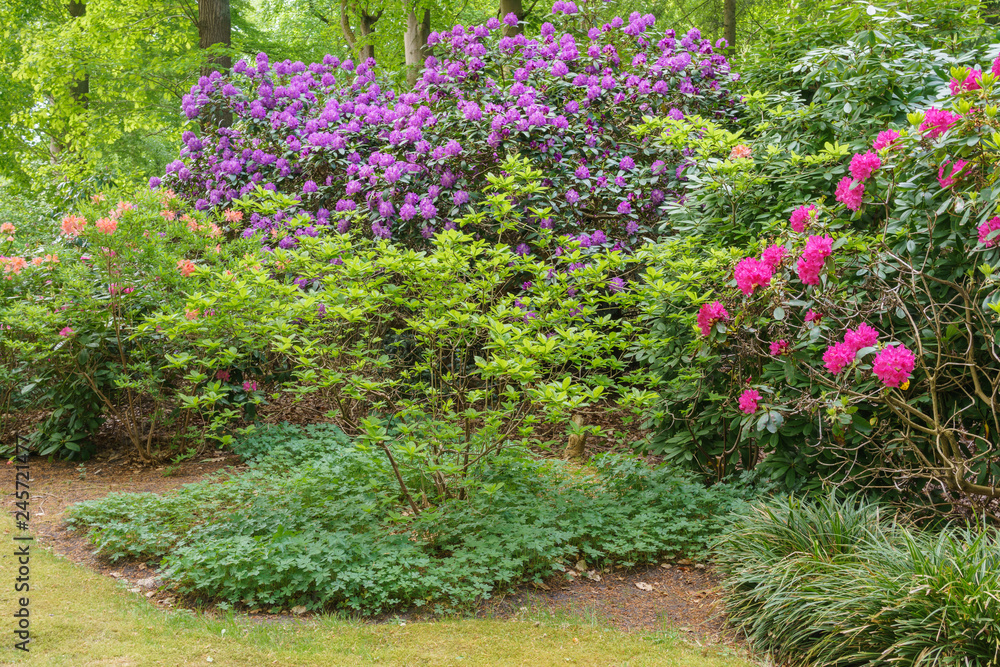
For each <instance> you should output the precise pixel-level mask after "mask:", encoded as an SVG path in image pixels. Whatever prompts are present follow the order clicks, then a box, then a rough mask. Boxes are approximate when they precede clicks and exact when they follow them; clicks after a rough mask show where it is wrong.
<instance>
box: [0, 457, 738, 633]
mask: <svg viewBox="0 0 1000 667" xmlns="http://www.w3.org/2000/svg"><path fill="white" fill-rule="evenodd" d="M105 444H108V445H110V444H111V443H105ZM28 464H29V466H30V471H31V482H30V484H31V522H30V523H31V529H32V531H33V532H34V533H35V535H36V537H37V538H38V539H39V541H40V542H41V543H42V544H44V545H47V546H49V547H51V548H52V549H53V550H54V551H55V552H56V553H58V554H61V555H63V556H65V557H66V558H68V559H69V560H71V561H73V562H75V563H78V564H81V565H84V566H86V567H89V568H91V569H92V570H95V571H97V572H99V573H101V574H104V575H106V576H110V577H114V578H116V579H118V580H120V581H123V582H124V583H125V584H126V585H127V586H128V588H129V590H130V591H132V592H135V593H139V594H142V595H145V596H146V597H147V598H149V599H150V601H151V602H153V603H155V604H159V605H161V606H164V607H168V608H169V607H175V606H182V605H183V601H181V602H178V601H177V600H176V598H175V597H174V595H173V594H172V593H171V592H170V591H169V590H160V586H159V585H158V583H157V582H156V581H155V580H153V578H155V577H156V574H157V573H156V570H155V564H147V563H141V562H135V561H129V562H124V561H120V562H117V563H115V562H111V561H110V560H108V559H106V558H103V557H100V556H96V555H95V554H94V553H93V547H92V545H91V544H90V542H88V541H87V539H86V538H85V537H84V536H83V535H82V534H80V533H74V532H71V531H69V530H67V529H66V527H65V524H64V523H63V518H64V513H65V510H66V508H67V507H68V506H69V505H71V504H73V503H77V502H80V501H84V500H92V499H96V498H102V497H104V496H106V495H108V494H109V493H115V492H151V493H164V492H166V491H170V490H173V489H177V488H179V487H181V486H183V485H185V484H189V483H192V482H196V481H200V480H202V479H204V478H205V477H206V476H207V475H210V474H212V473H215V472H219V471H230V472H232V471H238V470H240V469H244V468H245V466H243V464H242V462H241V460H240V458H239V457H238V456H237V455H235V454H232V453H230V452H221V451H215V452H211V451H210V452H209V453H207V454H205V455H203V456H202V457H199V458H197V459H194V460H190V461H185V462H182V463H180V464H179V465H178V466H176V467H174V468H175V469H173V470H171V469H170V466H168V465H158V466H150V465H144V464H142V463H141V462H140V461H138V460H137V459H136V458H134V457H133V456H132V455H131V453H130V452H129V451H128V449H127V447H125V446H121V445H118V446H116V447H111V446H109V447H106V448H103V449H101V450H100V451H99V453H98V455H97V456H96V457H95V458H93V459H91V460H90V461H86V462H84V463H79V462H66V461H49V460H47V459H44V458H40V457H36V456H32V457H31V458H30V459H29V462H28ZM167 472H169V473H170V475H169V476H166V475H165V473H167ZM13 477H14V471H13V470H12V469H11V470H10V471H9V473H8V478H9V483H8V485H7V488H8V489H13V487H14V484H13ZM6 500H7V506H8V509H9V510H10V511H13V504H14V502H15V501H14V498H13V496H12V494H10V493H8V494H7V496H6ZM637 584H641V586H637ZM275 611H276V610H275ZM539 612H541V613H543V614H544V613H549V614H552V615H557V614H566V615H570V616H573V617H579V616H584V617H589V618H593V619H595V620H597V621H599V622H603V623H608V624H610V625H612V626H614V627H616V628H619V629H621V630H625V631H662V630H665V629H668V628H673V629H675V630H678V631H680V632H681V633H684V635H685V636H686V637H688V638H690V639H693V640H697V641H699V642H702V643H719V642H732V641H733V637H732V635H731V634H730V633H728V632H726V631H725V630H724V624H723V622H724V617H723V615H722V613H721V605H720V602H719V595H718V592H717V589H716V580H715V578H714V576H713V574H712V571H711V569H705V568H704V566H703V565H701V564H695V563H691V562H690V561H685V560H681V561H677V562H676V563H662V564H660V565H654V566H651V567H650V566H646V567H640V568H634V569H631V570H623V569H617V568H616V569H611V570H602V571H597V570H593V569H588V567H587V565H586V564H585V563H579V564H577V568H576V569H573V570H572V571H571V572H570V573H569V575H562V574H560V575H558V576H556V577H553V578H551V579H549V580H548V581H546V582H545V583H544V584H541V585H536V586H524V587H521V588H518V589H515V590H513V591H510V592H507V593H505V594H501V595H498V596H497V597H495V598H494V599H491V600H487V601H485V602H483V603H482V604H481V605H480V607H479V608H478V609H477V610H476V615H477V616H479V617H494V618H517V617H521V616H523V615H525V614H528V613H532V614H535V615H537V614H538V613H539ZM251 616H252V618H256V619H260V620H264V621H270V622H282V621H287V620H290V619H293V618H301V617H300V616H293V615H291V614H282V613H267V610H252V612H251ZM406 617H407V616H403V618H406ZM410 617H411V618H418V617H417V616H410ZM394 618H400V617H398V616H397V617H394Z"/></svg>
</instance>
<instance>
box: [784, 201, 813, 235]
mask: <svg viewBox="0 0 1000 667" xmlns="http://www.w3.org/2000/svg"><path fill="white" fill-rule="evenodd" d="M815 219H816V205H815V204H812V205H810V206H806V205H805V204H803V205H802V206H799V207H798V208H797V209H795V211H793V212H792V217H790V218H789V219H788V222H790V223H792V229H794V230H795V231H797V232H799V233H802V232H804V231H805V230H806V226H807V225H808V224H809V223H810V222H811V221H813V220H815Z"/></svg>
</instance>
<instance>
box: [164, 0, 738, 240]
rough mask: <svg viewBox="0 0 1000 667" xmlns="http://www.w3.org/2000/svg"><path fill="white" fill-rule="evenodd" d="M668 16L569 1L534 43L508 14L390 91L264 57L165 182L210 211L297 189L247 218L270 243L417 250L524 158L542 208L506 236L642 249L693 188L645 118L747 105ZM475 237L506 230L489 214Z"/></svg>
mask: <svg viewBox="0 0 1000 667" xmlns="http://www.w3.org/2000/svg"><path fill="white" fill-rule="evenodd" d="M654 21H655V19H654V17H653V16H652V15H645V16H643V15H640V14H638V13H635V14H633V15H632V16H630V17H629V19H628V20H623V19H620V18H615V19H614V20H613V21H611V22H610V23H608V24H604V25H600V24H594V23H593V17H590V16H586V15H583V14H578V13H576V7H575V6H573V5H572V4H570V6H569V7H563V6H562V5H561V3H557V8H556V13H555V15H554V16H553V17H552V22H546V23H544V24H543V25H542V26H541V28H540V34H538V35H537V36H535V37H531V38H529V37H526V36H525V35H523V34H522V35H517V36H515V37H503V36H502V33H503V30H502V25H501V23H500V22H499V21H498V20H496V19H491V20H490V22H489V23H487V24H486V25H479V26H471V27H463V26H461V25H458V26H455V27H454V28H453V29H452V30H450V31H446V32H443V33H433V34H432V35H431V36H430V39H429V44H430V45H431V50H432V51H433V55H432V56H431V57H429V58H428V59H427V67H426V68H425V70H424V72H423V76H422V78H421V79H420V80H419V81H418V82H417V84H416V86H415V88H413V90H410V91H405V92H398V91H394V90H391V89H388V88H387V87H386V84H385V83H384V82H383V81H382V79H380V77H379V75H378V72H377V69H376V67H375V64H374V62H373V61H369V62H362V63H354V62H352V61H350V60H346V61H343V62H341V61H340V60H338V59H337V58H334V57H330V56H328V57H327V58H325V59H324V61H323V62H322V63H314V64H312V65H308V66H307V65H304V64H303V63H299V62H296V63H290V62H277V63H271V62H269V60H268V58H267V56H266V55H265V54H263V53H262V54H259V55H258V56H257V58H256V60H255V61H252V62H249V63H248V62H244V61H240V62H239V63H237V64H236V65H235V66H234V68H233V70H232V73H231V74H230V75H228V76H221V75H218V74H217V73H216V74H213V75H212V76H211V77H205V78H202V79H201V80H200V82H199V84H198V85H196V86H195V87H194V88H192V90H191V93H190V94H189V95H187V96H186V97H185V101H184V108H185V111H186V113H187V115H188V117H189V118H192V119H205V118H217V117H220V114H224V113H229V114H231V115H232V117H233V119H234V120H233V123H232V126H231V127H229V128H221V129H217V130H214V131H212V132H210V133H208V134H203V135H202V136H198V135H197V134H195V133H194V132H188V133H187V134H185V137H184V140H185V146H184V148H183V150H182V151H181V155H180V159H178V160H176V161H174V162H172V163H171V164H170V165H168V167H167V173H166V175H165V176H164V177H163V179H162V183H163V184H164V185H165V186H169V187H171V188H173V189H174V190H176V191H177V192H178V193H180V194H182V195H183V196H184V197H186V198H188V200H189V201H190V202H192V203H193V204H194V205H195V207H196V208H197V209H199V210H209V209H211V210H216V211H221V210H223V209H226V208H230V207H232V206H233V202H234V201H236V200H239V199H241V198H242V197H245V196H247V195H248V194H250V193H252V192H253V191H254V189H255V187H263V188H267V189H270V190H273V191H276V192H280V193H282V194H285V195H287V196H291V197H293V198H294V199H295V201H294V202H293V203H292V204H291V205H290V206H288V207H287V208H283V209H280V210H276V211H274V212H273V213H270V214H261V213H257V212H254V213H252V214H251V215H248V216H247V217H246V218H244V219H243V220H242V222H241V223H239V224H234V225H232V231H233V233H234V234H235V233H241V234H243V235H244V236H247V237H249V236H253V237H255V238H259V239H260V240H261V242H262V243H264V244H265V245H266V246H267V247H269V248H274V247H281V248H283V249H289V248H294V247H295V246H296V245H297V244H298V242H299V239H300V238H301V237H303V236H309V237H313V236H316V235H317V234H319V233H324V234H326V233H344V232H346V231H347V230H349V229H351V228H352V227H353V228H355V230H356V231H360V232H361V233H363V234H365V235H367V236H375V237H381V238H386V239H389V238H391V239H395V240H402V241H404V242H407V243H420V242H422V240H423V239H429V238H430V237H431V236H432V235H433V234H434V233H436V232H438V231H441V230H444V229H453V228H454V227H455V224H456V220H457V219H458V218H460V217H463V216H464V215H465V214H466V213H467V212H468V211H469V210H470V209H469V206H470V205H472V204H475V203H476V202H478V201H480V200H482V198H483V194H482V184H483V178H484V176H485V174H486V173H488V172H490V171H495V170H496V169H498V167H499V165H500V164H501V163H502V162H503V160H504V159H505V158H506V156H507V155H508V154H512V153H517V154H519V155H521V156H523V157H525V158H527V159H529V160H530V161H531V163H532V165H533V167H534V168H536V169H540V170H541V171H543V172H544V179H543V180H542V185H544V186H545V187H544V189H537V190H534V191H525V192H524V193H523V194H522V195H521V197H520V199H519V200H518V202H517V204H518V205H519V206H521V207H523V208H524V209H525V210H530V211H531V215H530V216H526V217H525V219H524V220H523V221H522V222H521V223H520V225H519V226H518V227H517V228H515V229H510V230H507V231H505V232H504V234H503V238H502V240H503V241H505V242H507V243H509V244H510V245H511V246H512V247H514V248H516V249H518V252H519V254H525V253H529V252H532V251H533V249H534V246H535V244H536V243H537V242H538V240H539V238H540V237H541V236H542V235H544V233H545V232H547V231H548V230H554V231H556V232H558V233H569V234H574V235H579V234H581V233H586V234H588V236H591V235H594V234H595V233H596V234H598V237H599V241H598V242H597V243H598V244H600V245H607V246H608V247H612V246H615V245H616V244H617V245H618V246H619V247H623V246H629V245H634V244H635V243H637V242H638V239H639V237H640V235H641V234H643V233H645V232H648V231H649V230H650V229H651V228H653V227H654V226H655V225H656V223H658V222H659V221H660V220H661V219H662V217H663V206H664V204H665V203H666V202H668V201H672V200H676V199H677V198H678V197H680V196H682V194H683V180H682V179H683V170H684V168H685V165H686V155H685V151H684V150H683V147H680V148H678V149H676V150H671V151H668V152H664V151H658V150H655V149H654V148H653V147H652V146H651V145H650V144H649V142H648V141H647V140H640V139H636V138H635V137H634V136H633V135H632V131H631V127H630V126H633V125H637V124H639V123H640V122H641V121H642V119H643V117H645V116H659V115H662V116H669V117H671V118H677V119H680V118H684V117H685V116H686V115H690V114H694V113H700V114H702V115H704V116H706V117H709V118H716V119H718V118H721V117H724V116H727V115H730V114H732V111H733V108H734V104H735V103H734V100H733V98H732V97H731V96H730V92H729V85H730V83H731V80H732V78H734V75H731V74H730V73H729V64H728V63H727V61H726V59H725V57H724V56H723V55H722V54H721V52H716V51H715V50H714V48H713V46H712V45H711V44H710V43H709V42H708V40H706V39H703V38H702V37H701V34H700V33H699V31H698V30H691V31H690V32H688V33H687V34H686V35H675V33H674V31H673V30H667V31H665V32H663V31H656V30H654V28H653V23H654ZM152 182H153V185H158V184H160V183H161V179H159V178H157V179H153V181H152ZM237 206H238V204H237ZM293 221H294V222H293ZM466 231H467V232H469V233H479V234H481V235H484V237H485V238H489V239H491V240H498V239H499V238H500V237H499V232H498V230H497V229H496V225H495V223H494V222H493V221H491V220H489V219H479V220H476V221H475V223H474V224H473V225H472V226H471V227H470V228H469V229H467V230H466Z"/></svg>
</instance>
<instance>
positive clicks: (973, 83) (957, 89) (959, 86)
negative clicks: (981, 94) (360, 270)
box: [948, 69, 983, 95]
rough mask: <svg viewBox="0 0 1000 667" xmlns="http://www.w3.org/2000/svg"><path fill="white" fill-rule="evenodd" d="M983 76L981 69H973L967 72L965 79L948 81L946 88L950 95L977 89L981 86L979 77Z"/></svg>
mask: <svg viewBox="0 0 1000 667" xmlns="http://www.w3.org/2000/svg"><path fill="white" fill-rule="evenodd" d="M981 78H983V70H981V69H973V70H971V71H970V72H969V75H968V76H967V77H965V79H963V80H961V81H959V80H958V79H952V80H951V81H949V82H948V89H949V90H950V91H951V94H952V95H958V94H959V93H963V92H967V91H970V90H979V89H980V88H982V86H980V85H979V79H981Z"/></svg>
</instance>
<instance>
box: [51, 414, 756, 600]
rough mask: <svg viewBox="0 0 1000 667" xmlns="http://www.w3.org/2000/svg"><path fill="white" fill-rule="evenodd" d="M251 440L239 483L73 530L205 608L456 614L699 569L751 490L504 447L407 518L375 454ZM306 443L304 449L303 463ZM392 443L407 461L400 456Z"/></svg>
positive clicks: (130, 500)
mask: <svg viewBox="0 0 1000 667" xmlns="http://www.w3.org/2000/svg"><path fill="white" fill-rule="evenodd" d="M257 437H260V438H263V439H265V440H267V441H268V443H269V445H268V446H269V450H270V453H269V454H267V455H264V456H262V457H261V458H259V459H258V463H255V464H253V465H252V466H251V469H250V470H249V471H248V472H246V473H242V474H240V475H234V476H230V477H229V478H227V479H219V480H216V481H207V482H201V483H198V484H194V485H188V486H186V487H184V488H183V489H182V490H180V491H179V492H177V493H173V494H168V495H165V496H163V497H159V498H158V497H154V496H150V495H148V494H131V495H130V494H117V495H113V496H109V497H108V498H105V499H102V500H97V501H88V502H86V503H80V504H78V505H76V506H74V508H73V509H72V510H71V518H70V523H71V525H73V526H74V527H76V528H79V529H83V530H87V531H88V534H89V535H90V538H91V540H92V541H93V542H94V543H95V544H97V545H98V547H99V550H100V552H101V553H103V554H105V555H106V556H108V557H110V558H112V559H118V558H143V559H162V561H161V566H162V567H163V572H164V576H165V578H166V579H167V580H168V581H169V582H171V583H172V584H173V585H175V586H176V587H177V589H178V590H179V591H181V592H183V593H185V594H188V595H191V596H192V597H194V598H197V599H200V600H202V601H206V600H215V601H226V602H228V603H230V604H245V605H248V606H259V605H268V606H270V605H276V606H280V607H291V606H293V605H298V604H302V605H305V606H307V607H309V608H310V609H322V608H326V609H331V608H342V609H350V610H354V611H359V612H362V613H365V614H377V613H380V612H382V611H385V610H387V609H392V608H397V607H412V606H422V605H430V604H433V605H435V608H437V609H444V608H450V607H454V606H457V605H462V604H466V603H469V602H472V601H475V600H477V599H480V598H482V597H484V596H489V595H491V594H492V593H494V592H495V591H496V590H498V589H502V588H505V587H507V586H510V585H513V584H516V583H519V582H523V581H532V580H534V581H539V580H541V579H543V578H545V577H547V576H549V575H551V574H553V573H554V572H557V571H560V570H564V569H566V568H567V566H569V565H571V564H575V563H576V562H577V560H579V559H581V558H582V559H584V560H586V562H587V563H588V564H590V566H600V565H607V564H611V563H616V564H624V565H630V564H635V563H639V562H649V561H654V560H656V559H658V558H662V557H673V556H678V555H680V554H685V555H688V556H689V557H693V558H701V557H704V556H705V555H706V545H707V543H708V541H709V540H710V539H712V538H713V537H714V536H715V535H717V534H718V531H719V529H720V528H721V526H722V523H723V521H724V518H723V517H724V516H725V514H726V513H727V512H728V511H729V510H731V509H732V508H734V507H736V506H738V505H739V504H740V503H741V502H742V500H741V499H742V498H743V497H745V496H746V495H747V491H746V490H744V489H741V488H740V487H737V486H729V485H717V486H715V487H712V488H710V489H708V488H705V487H704V486H703V485H701V484H699V483H697V482H695V481H693V480H691V479H690V478H688V477H687V476H685V475H684V474H681V473H678V472H676V471H673V470H671V469H669V468H655V469H654V468H649V467H648V466H646V465H645V464H643V463H642V462H641V461H638V460H633V459H629V458H625V457H614V456H604V457H599V458H598V459H597V461H596V463H597V469H596V471H595V473H593V474H572V473H571V472H570V471H569V470H568V469H567V468H566V467H565V465H564V464H562V463H560V462H539V461H535V460H533V459H532V458H531V456H530V454H529V453H528V452H525V451H521V450H517V449H508V450H506V451H505V453H504V454H502V455H500V456H498V457H495V458H493V459H490V460H489V461H488V462H483V463H480V464H478V465H477V466H476V467H475V468H474V469H473V470H472V471H470V474H472V475H474V476H475V477H477V479H478V483H477V484H475V485H472V486H471V487H470V491H469V494H468V496H467V497H466V498H465V499H464V500H457V499H453V500H450V501H447V502H443V503H441V504H439V505H438V506H436V507H433V508H432V507H427V508H425V509H424V511H422V512H421V513H420V514H413V513H412V512H409V511H401V509H402V507H405V503H404V501H403V500H402V498H401V496H400V493H399V487H398V485H397V484H396V482H395V479H394V476H393V472H392V470H391V469H390V467H389V466H388V465H387V462H386V459H385V457H384V456H382V455H381V454H380V453H379V452H377V451H375V450H372V449H369V448H366V447H364V446H344V444H343V442H342V438H341V436H340V435H339V434H336V433H330V432H323V431H317V430H313V431H311V432H303V433H302V434H301V435H299V436H298V437H295V436H293V433H292V431H291V429H288V428H282V429H278V430H274V431H270V432H269V430H262V433H261V435H259V436H257ZM306 438H308V439H309V440H310V441H311V442H312V443H314V444H313V445H311V447H312V448H313V450H312V452H313V454H312V456H311V458H310V459H308V460H303V459H301V458H298V453H301V452H302V445H303V444H304V443H305V441H306ZM238 447H240V446H239V445H238ZM393 447H394V454H395V455H396V457H397V458H399V459H400V460H405V457H406V452H405V448H404V447H403V446H402V445H400V444H394V445H393ZM252 448H253V446H251V449H252ZM409 481H410V483H411V484H410V486H411V488H413V487H414V485H415V477H411V479H410V480H409Z"/></svg>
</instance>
